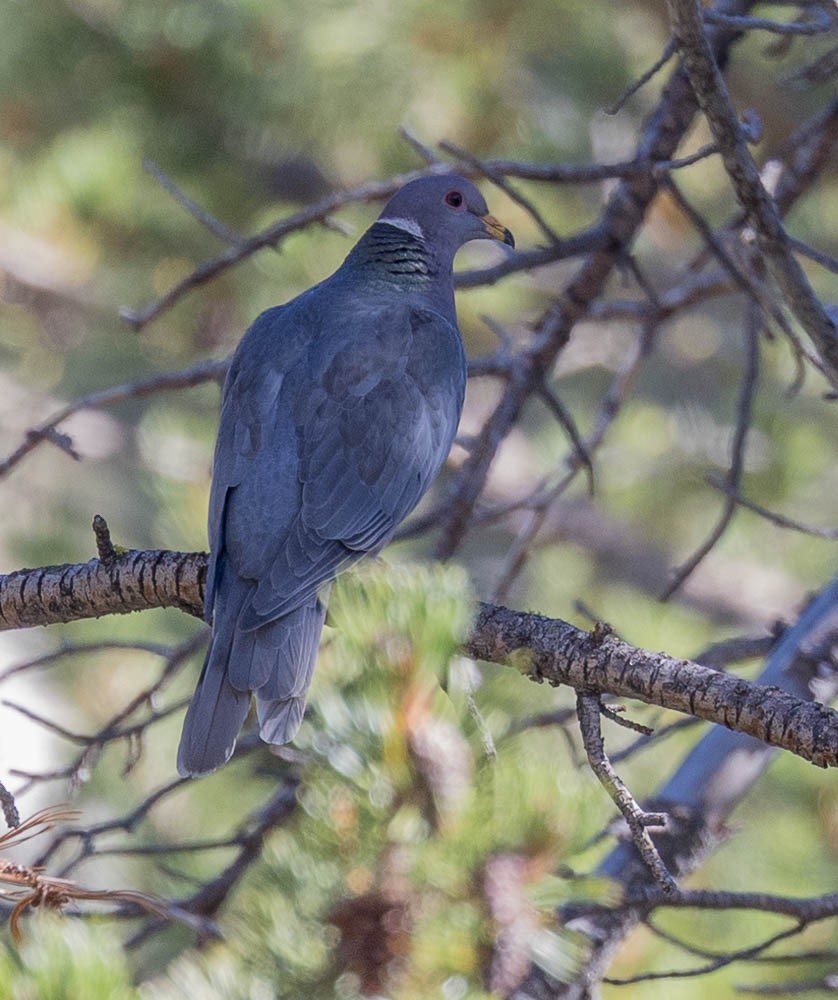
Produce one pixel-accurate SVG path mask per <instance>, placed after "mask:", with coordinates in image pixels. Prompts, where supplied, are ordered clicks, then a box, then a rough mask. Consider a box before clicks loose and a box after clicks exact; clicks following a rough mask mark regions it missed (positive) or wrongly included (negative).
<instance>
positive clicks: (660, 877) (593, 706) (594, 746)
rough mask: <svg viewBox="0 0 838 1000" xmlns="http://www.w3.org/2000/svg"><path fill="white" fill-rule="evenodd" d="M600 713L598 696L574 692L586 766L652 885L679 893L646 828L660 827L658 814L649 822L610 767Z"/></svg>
mask: <svg viewBox="0 0 838 1000" xmlns="http://www.w3.org/2000/svg"><path fill="white" fill-rule="evenodd" d="M601 710H602V705H601V703H600V700H599V696H598V695H596V694H589V693H588V692H585V691H579V692H577V694H576V714H577V715H578V717H579V729H580V731H581V733H582V743H583V745H584V747H585V753H586V754H587V756H588V763H589V764H590V766H591V770H592V771H593V772H594V774H595V775H596V776H597V778H598V779H599V782H600V784H601V785H602V787H603V788H604V789H605V790H606V791H607V792H608V794H609V796H610V797H611V800H612V801H613V802H614V804H615V805H616V806H617V808H618V809H619V810H620V812H621V813H622V814H623V818H624V819H625V821H626V824H627V825H628V828H629V832H630V833H631V840H632V843H633V844H634V846H635V847H636V848H637V850H638V852H639V854H640V856H641V858H642V859H643V861H644V863H645V865H646V867H647V868H648V869H649V873H650V874H651V876H652V878H653V879H654V880H655V884H656V885H658V886H659V887H660V890H661V892H663V893H664V895H674V894H675V893H677V892H678V885H677V883H676V881H675V879H674V878H673V877H672V876H671V875H670V873H669V871H668V870H667V867H666V865H665V864H664V863H663V859H662V858H661V856H660V854H658V849H657V848H656V847H655V845H654V844H653V843H652V838H651V837H650V836H649V830H648V827H649V826H650V825H659V821H660V815H659V814H654V815H653V816H652V817H651V822H650V816H649V814H647V813H645V812H644V811H643V810H642V809H641V808H640V806H639V805H638V804H637V802H635V800H634V797H633V796H632V794H631V792H630V791H629V790H628V788H627V787H626V786H625V785H624V784H623V782H622V780H621V778H620V776H619V775H618V774H617V772H616V771H615V770H614V768H613V767H612V766H611V762H610V761H609V760H608V757H607V755H606V753H605V746H604V744H603V741H602V732H601V730H600V725H599V716H600V712H601Z"/></svg>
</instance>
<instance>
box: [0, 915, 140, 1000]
mask: <svg viewBox="0 0 838 1000" xmlns="http://www.w3.org/2000/svg"><path fill="white" fill-rule="evenodd" d="M25 929H26V936H25V938H24V940H23V943H22V944H21V946H20V949H19V950H16V949H15V948H14V947H13V946H12V945H10V944H8V943H6V945H5V947H4V948H3V949H2V950H0V996H4V997H9V998H10V1000H139V998H140V993H139V992H138V990H137V989H136V988H135V987H134V986H133V985H132V982H131V971H130V969H129V967H128V961H127V959H126V957H125V954H124V952H123V950H122V946H121V943H120V941H119V938H118V937H117V936H116V934H114V930H113V927H112V926H111V925H109V924H99V923H88V922H84V923H83V922H81V921H78V920H73V919H71V918H63V917H58V916H56V915H54V914H49V913H40V914H38V915H37V916H35V917H32V918H29V919H28V920H27V922H26V923H25Z"/></svg>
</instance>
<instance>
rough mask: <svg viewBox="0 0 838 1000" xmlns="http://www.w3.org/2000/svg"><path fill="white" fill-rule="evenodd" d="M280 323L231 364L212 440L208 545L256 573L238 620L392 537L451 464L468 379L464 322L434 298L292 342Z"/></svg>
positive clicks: (250, 576)
mask: <svg viewBox="0 0 838 1000" xmlns="http://www.w3.org/2000/svg"><path fill="white" fill-rule="evenodd" d="M277 320H278V321H279V322H280V324H281V325H283V326H284V325H285V324H282V323H281V321H282V320H283V317H282V316H279V317H277ZM305 325H306V324H305V323H303V326H305ZM285 333H286V331H285V330H283V331H282V336H280V337H273V338H272V340H273V345H272V351H270V352H268V351H265V350H264V349H262V348H260V349H256V350H252V351H250V352H249V361H248V364H247V365H246V366H242V368H241V369H240V370H239V371H238V372H234V371H233V370H232V369H231V379H232V381H231V383H230V385H229V386H228V389H227V392H226V394H225V404H224V411H223V412H222V429H221V432H220V435H219V444H218V449H217V452H216V470H215V476H214V482H213V496H212V500H211V519H213V520H214V524H212V523H211V529H210V534H211V544H214V545H215V547H216V551H219V552H220V555H219V558H220V559H222V560H224V562H225V564H229V566H230V568H231V569H233V570H234V572H235V574H236V576H237V577H238V578H239V579H241V580H242V582H244V581H252V592H251V593H250V595H249V597H248V599H247V600H246V601H245V602H244V603H243V606H242V611H241V614H240V616H239V619H238V623H239V627H240V628H242V629H244V630H251V629H256V628H259V627H261V626H263V625H265V624H266V623H268V622H271V621H273V620H275V619H277V618H279V617H281V616H283V615H286V614H288V613H289V612H290V611H293V610H294V609H296V608H298V607H300V606H301V605H303V604H306V603H308V602H310V601H311V598H312V596H313V595H314V594H316V592H317V589H318V587H320V586H321V584H323V583H324V582H326V581H328V580H331V579H332V578H333V577H334V576H335V575H336V573H337V572H339V571H340V570H341V569H343V568H345V567H346V566H347V565H348V564H350V563H352V562H354V561H356V560H357V559H358V558H360V557H361V556H362V555H363V554H364V553H366V552H371V551H375V550H376V549H378V548H380V547H381V546H382V545H383V544H384V543H385V542H386V541H387V540H388V539H389V537H390V536H391V535H392V533H393V531H394V530H395V528H396V526H397V525H398V524H399V522H400V521H401V520H402V519H403V518H404V517H405V516H406V515H407V514H408V513H409V512H410V511H411V510H412V509H413V507H414V506H415V505H416V504H417V503H418V501H419V499H420V498H421V497H422V495H423V494H424V492H425V491H426V489H427V488H428V486H429V485H430V482H431V481H432V479H433V478H434V476H435V475H436V473H437V472H438V471H439V468H440V466H441V465H442V463H443V462H444V460H445V457H446V455H447V454H448V451H449V449H450V447H451V442H452V440H453V437H454V434H455V433H456V428H457V423H458V421H459V415H460V410H461V407H462V399H463V392H464V388H465V357H464V353H463V348H462V343H461V340H460V336H459V332H458V331H457V330H456V328H455V327H453V326H452V325H451V324H450V323H449V322H448V321H447V320H445V319H444V318H443V317H441V316H439V315H438V314H437V313H435V312H433V311H430V310H426V309H422V308H416V307H411V306H409V305H406V304H402V303H399V304H395V305H391V306H389V307H387V308H386V309H381V310H378V311H376V312H374V313H371V314H370V313H367V314H365V315H361V316H357V315H356V316H353V317H352V321H351V322H345V316H344V325H343V326H342V328H335V329H334V330H329V329H326V330H325V331H324V330H322V329H321V330H320V331H317V332H315V333H314V334H313V335H312V334H311V333H309V338H310V339H309V340H308V342H307V343H306V344H301V342H300V337H299V336H297V335H296V334H289V337H288V350H287V351H283V346H282V345H283V343H284V342H285V340H286V338H285ZM275 355H280V356H282V357H283V358H284V359H285V361H284V364H283V365H282V366H278V365H277V362H276V360H275ZM222 493H223V497H222ZM219 543H220V544H219ZM216 572H217V571H216V570H215V568H213V569H212V573H213V576H212V577H211V578H212V579H213V580H214V579H216V576H215V574H216Z"/></svg>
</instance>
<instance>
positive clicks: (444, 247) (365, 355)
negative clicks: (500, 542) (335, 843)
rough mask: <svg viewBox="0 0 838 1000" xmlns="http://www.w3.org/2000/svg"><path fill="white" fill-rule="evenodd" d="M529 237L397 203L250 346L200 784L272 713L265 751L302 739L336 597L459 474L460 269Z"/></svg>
mask: <svg viewBox="0 0 838 1000" xmlns="http://www.w3.org/2000/svg"><path fill="white" fill-rule="evenodd" d="M484 238H489V239H496V240H501V241H502V242H504V243H506V244H508V245H509V246H514V241H513V238H512V234H511V233H510V232H509V230H508V229H505V228H504V227H503V226H502V225H501V224H500V223H499V222H498V221H497V219H495V218H494V217H493V216H491V215H489V214H488V209H487V207H486V202H485V201H484V199H483V196H482V195H481V194H480V192H479V191H478V190H477V188H475V187H474V185H473V184H471V183H470V182H469V181H467V180H465V179H464V178H462V177H457V176H452V175H448V176H444V177H424V178H421V179H419V180H415V181H412V182H411V183H409V184H406V185H405V186H404V187H403V188H402V189H401V190H400V191H399V192H398V193H397V194H395V195H394V196H393V197H392V198H391V199H390V201H389V202H388V203H387V206H386V207H385V209H384V211H383V212H382V213H381V215H380V216H379V217H378V219H377V221H376V222H375V223H374V224H373V225H372V226H371V227H370V228H369V229H368V230H367V231H366V233H364V235H363V236H362V237H361V239H360V240H359V242H358V243H357V245H356V246H355V247H354V248H353V250H352V251H351V252H350V254H349V256H348V257H347V258H346V260H345V261H344V262H343V264H342V265H341V266H340V267H339V268H338V270H337V271H336V272H335V273H334V274H333V275H332V276H331V277H330V278H327V279H326V280H325V281H322V282H321V283H320V284H319V285H315V286H314V288H311V289H309V290H308V291H307V292H304V293H303V294H302V295H300V296H298V297H297V298H295V299H293V300H292V301H291V302H288V303H287V304H286V305H283V306H276V307H275V308H273V309H268V310H267V311H266V312H264V313H262V315H261V316H259V317H258V319H257V320H256V322H255V323H254V324H253V325H252V326H251V327H250V329H249V330H248V331H247V333H246V334H245V336H244V337H243V338H242V340H241V343H240V344H239V346H238V348H237V350H236V352H235V354H234V356H233V359H232V363H231V365H230V370H229V373H228V375H227V379H226V382H225V384H224V393H223V399H222V404H221V424H220V427H219V431H218V441H217V443H216V448H215V459H214V462H213V480H212V491H211V494H210V509H209V541H210V550H211V554H210V560H209V568H208V571H207V586H206V601H205V617H206V618H207V620H212V624H213V631H212V639H211V642H210V647H209V651H208V653H207V657H206V660H205V662H204V668H203V671H202V673H201V678H200V680H199V681H198V687H197V689H196V691H195V695H194V697H193V699H192V703H191V705H190V706H189V710H188V711H187V713H186V720H185V722H184V726H183V735H182V737H181V741H180V749H179V751H178V770H179V771H180V773H181V774H182V775H184V776H186V775H191V776H198V775H202V774H208V773H209V772H211V771H214V770H215V769H216V768H217V767H219V766H220V765H221V764H223V763H224V762H225V761H226V760H228V759H229V757H230V755H231V754H232V752H233V748H234V747H235V744H236V737H237V735H238V732H239V730H240V729H241V726H242V724H243V722H244V719H245V716H246V715H247V713H248V710H249V707H250V695H251V692H253V693H254V694H255V696H256V709H257V714H258V718H259V726H260V734H261V736H262V739H263V740H265V741H266V742H268V743H286V742H288V741H289V740H290V739H292V738H293V737H294V735H295V734H296V732H297V730H298V728H299V726H300V722H301V721H302V717H303V711H304V709H305V700H306V693H307V691H308V687H309V683H310V681H311V675H312V672H313V670H314V662H315V659H316V658H317V647H318V642H319V639H320V632H321V630H322V628H323V622H324V619H325V615H326V609H325V605H324V595H323V588H324V585H327V584H328V583H329V582H330V581H331V580H333V579H334V577H335V576H336V575H337V574H338V573H340V572H341V571H342V570H344V569H346V568H347V567H348V566H350V565H352V563H354V562H356V561H357V560H358V559H360V558H361V557H362V556H364V555H366V554H367V553H374V552H377V551H378V550H380V549H381V548H382V547H383V546H384V545H385V544H386V543H387V542H388V541H389V539H390V538H391V536H392V535H393V532H394V531H395V529H396V527H397V526H398V524H399V522H400V521H401V520H402V519H403V518H404V517H406V516H407V514H409V513H410V511H411V510H413V508H414V507H415V506H416V504H417V503H418V502H419V500H420V498H421V497H422V495H423V494H424V493H425V491H426V490H427V489H428V487H429V486H430V484H431V482H432V480H433V479H434V477H435V476H436V474H437V472H438V471H439V469H440V467H441V466H442V464H443V462H444V461H445V459H446V457H447V455H448V451H449V449H450V448H451V444H452V442H453V440H454V435H455V433H456V430H457V424H458V422H459V419H460V412H461V409H462V405H463V394H464V391H465V384H466V359H465V353H464V350H463V343H462V338H461V336H460V332H459V330H458V328H457V317H456V313H455V310H454V283H453V273H452V271H453V261H454V255H455V254H456V252H457V251H458V250H459V248H460V247H461V246H462V245H463V244H464V243H466V242H468V241H469V240H475V239H484Z"/></svg>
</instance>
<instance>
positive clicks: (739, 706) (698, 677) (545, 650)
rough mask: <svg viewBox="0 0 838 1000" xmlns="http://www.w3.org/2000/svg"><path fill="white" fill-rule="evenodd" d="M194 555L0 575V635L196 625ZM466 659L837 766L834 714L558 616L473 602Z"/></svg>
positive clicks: (198, 595)
mask: <svg viewBox="0 0 838 1000" xmlns="http://www.w3.org/2000/svg"><path fill="white" fill-rule="evenodd" d="M206 558H207V557H206V554H205V553H201V552H167V551H151V552H138V551H133V550H132V551H129V552H126V553H125V554H124V555H120V556H118V557H117V558H116V559H114V560H113V561H112V562H109V564H108V565H107V566H105V565H104V564H103V563H102V562H101V561H100V560H99V559H91V560H90V562H87V563H81V564H77V565H64V566H45V567H42V568H40V569H28V570H26V569H24V570H19V571H17V572H16V573H12V574H10V575H9V576H5V577H0V631H2V630H4V629H12V628H26V627H30V626H35V625H52V624H56V623H59V622H70V621H76V620H79V619H83V618H99V617H101V616H102V615H107V614H125V613H127V612H130V611H144V610H147V609H149V608H170V607H174V608H179V609H180V610H181V611H185V612H187V613H188V614H192V615H195V616H196V617H201V615H202V608H203V590H204V583H205V580H206ZM465 651H466V653H467V654H468V655H469V656H473V657H474V658H475V659H480V660H487V661H489V662H492V663H507V664H509V665H510V666H513V667H515V668H516V669H518V670H519V671H520V672H521V673H522V674H524V675H525V676H527V677H529V678H530V680H534V681H537V682H539V683H540V682H542V681H545V680H546V681H547V682H548V683H550V684H552V685H554V686H559V685H560V684H567V685H568V686H570V687H572V688H574V689H576V690H577V691H579V690H583V691H588V692H592V693H601V694H606V693H607V694H614V695H616V696H618V697H621V698H634V699H636V700H638V701H643V702H647V703H649V704H652V705H659V706H660V707H662V708H668V709H671V710H673V711H676V712H682V713H684V714H687V715H692V716H695V717H697V718H700V719H705V720H706V721H708V722H715V723H717V724H719V725H722V726H726V727H727V728H728V729H732V730H735V731H737V732H741V733H747V734H749V735H751V736H755V737H756V738H757V739H759V740H761V741H762V742H764V743H766V744H768V745H770V746H774V747H779V748H781V749H784V750H790V751H791V752H792V753H794V754H796V755H797V756H799V757H802V758H803V759H804V760H808V761H810V762H811V763H813V764H816V765H817V766H818V767H838V712H835V711H833V710H832V709H830V708H827V707H826V706H825V705H821V704H820V703H818V702H808V701H804V700H801V699H800V698H797V697H795V696H794V695H791V694H788V693H787V692H785V691H781V690H780V689H779V688H775V687H765V686H763V685H759V684H751V683H749V682H748V681H745V680H742V679H741V678H739V677H734V676H731V675H729V674H726V673H723V672H722V671H719V670H712V669H710V668H708V667H702V666H700V665H699V664H697V663H692V662H690V661H689V660H678V659H675V658H674V657H671V656H667V655H666V654H664V653H652V652H649V651H647V650H642V649H638V648H636V647H635V646H631V645H629V643H627V642H623V641H622V640H620V639H618V638H617V637H616V636H614V635H613V634H610V633H606V634H603V630H601V629H595V630H594V631H593V632H592V633H588V632H584V631H582V630H581V629H578V628H576V627H575V626H573V625H570V624H568V623H567V622H564V621H562V620H561V619H557V618H555V619H554V618H546V617H544V616H543V615H537V614H530V613H525V612H522V611H512V610H510V609H509V608H504V607H499V606H496V605H492V604H480V605H479V607H478V613H477V617H476V619H475V621H474V625H473V628H472V634H471V636H470V637H469V639H468V641H467V642H466V644H465Z"/></svg>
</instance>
